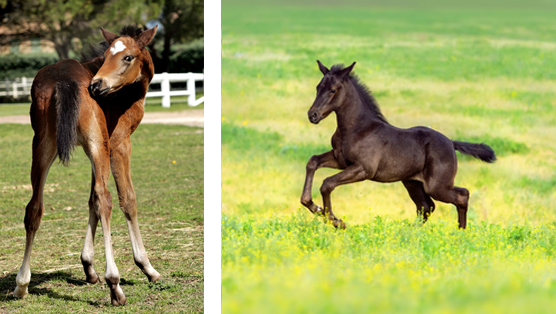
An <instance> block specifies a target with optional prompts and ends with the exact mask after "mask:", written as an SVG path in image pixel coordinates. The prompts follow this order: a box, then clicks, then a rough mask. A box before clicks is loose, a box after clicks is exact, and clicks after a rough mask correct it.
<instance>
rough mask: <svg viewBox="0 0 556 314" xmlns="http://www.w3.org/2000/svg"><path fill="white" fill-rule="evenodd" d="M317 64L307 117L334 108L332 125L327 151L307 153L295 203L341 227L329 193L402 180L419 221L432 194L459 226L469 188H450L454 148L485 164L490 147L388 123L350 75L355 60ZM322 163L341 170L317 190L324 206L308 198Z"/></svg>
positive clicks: (464, 220) (454, 168) (316, 116)
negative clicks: (451, 208) (453, 212)
mask: <svg viewBox="0 0 556 314" xmlns="http://www.w3.org/2000/svg"><path fill="white" fill-rule="evenodd" d="M317 63H318V65H319V69H320V71H321V72H322V74H324V77H323V78H322V80H321V81H320V83H319V84H318V85H317V97H316V99H315V102H314V103H313V105H312V106H311V109H309V112H308V116H309V121H311V123H314V124H317V123H319V122H320V121H321V120H322V119H324V118H326V117H327V116H328V115H329V114H330V113H331V112H332V111H334V112H335V113H336V120H337V129H336V132H335V133H334V135H333V136H332V150H331V151H329V152H327V153H324V154H322V155H315V156H313V157H311V159H309V162H308V163H307V176H306V178H305V186H304V187H303V194H302V195H301V203H302V204H303V205H304V206H306V207H307V208H308V209H309V210H310V211H311V212H312V213H318V214H322V215H324V216H326V217H327V218H328V219H329V220H330V221H332V223H333V224H334V226H335V227H341V228H345V224H344V222H343V221H342V220H340V219H338V218H336V217H335V216H334V214H333V213H332V204H331V203H330V193H332V191H333V190H334V189H335V188H336V187H337V186H339V185H342V184H348V183H353V182H359V181H363V180H372V181H377V182H396V181H402V182H403V184H404V186H405V188H406V189H407V191H408V192H409V196H410V197H411V199H412V200H413V202H414V203H415V205H416V206H417V214H418V215H419V216H421V217H422V219H423V221H426V220H427V218H428V217H429V216H430V214H431V213H432V212H433V211H434V202H433V201H432V199H431V197H432V198H434V199H435V200H438V201H441V202H445V203H452V204H454V205H456V207H457V210H458V221H459V227H460V228H462V229H465V226H466V224H467V204H468V201H469V191H468V190H467V189H465V188H461V187H456V186H454V178H455V176H456V172H457V159H456V153H455V150H458V151H460V152H461V153H463V154H467V155H471V156H473V157H476V158H479V159H481V160H483V161H486V162H494V161H495V160H496V155H495V154H494V151H493V150H492V149H491V148H490V147H489V146H487V145H485V144H473V143H465V142H458V141H452V140H450V139H449V138H447V137H446V136H444V135H442V134H441V133H439V132H437V131H435V130H433V129H430V128H427V127H414V128H410V129H400V128H397V127H395V126H392V125H390V124H389V123H388V122H387V121H386V119H385V118H384V116H383V115H382V113H381V112H380V109H379V108H378V105H377V103H376V101H375V99H374V98H373V96H372V95H371V94H370V92H369V91H368V89H367V88H366V87H365V86H364V85H363V84H361V83H360V82H359V79H358V78H357V76H355V75H353V74H350V73H351V71H352V70H353V67H354V65H355V62H354V63H353V64H352V65H350V66H348V67H346V68H343V67H342V66H340V65H335V66H333V67H332V69H330V70H329V69H328V68H327V67H326V66H324V65H323V64H322V63H321V62H320V61H317ZM322 167H328V168H335V169H341V170H342V171H341V172H339V173H337V174H336V175H333V176H331V177H329V178H326V179H325V180H324V182H323V184H322V186H321V188H320V192H321V194H322V199H323V203H324V204H323V205H324V210H323V209H322V208H321V207H320V206H318V205H316V204H315V203H313V200H312V197H311V188H312V184H313V176H314V174H315V171H316V170H317V169H318V168H322Z"/></svg>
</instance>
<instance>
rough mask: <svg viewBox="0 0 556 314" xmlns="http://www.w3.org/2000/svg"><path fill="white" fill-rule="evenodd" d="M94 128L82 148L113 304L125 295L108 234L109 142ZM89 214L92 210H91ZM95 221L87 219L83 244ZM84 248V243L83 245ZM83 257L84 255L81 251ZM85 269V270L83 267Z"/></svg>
mask: <svg viewBox="0 0 556 314" xmlns="http://www.w3.org/2000/svg"><path fill="white" fill-rule="evenodd" d="M100 129H101V128H99V129H97V130H95V132H93V134H87V135H90V136H91V138H90V139H87V141H86V143H85V145H83V149H84V150H85V153H86V154H87V156H88V157H89V159H90V160H91V164H92V167H93V173H94V180H93V188H92V191H91V198H90V202H89V204H90V206H91V207H90V209H89V210H90V211H93V212H94V214H95V215H96V217H97V219H98V220H100V224H101V226H102V235H103V239H104V252H105V255H106V271H105V272H104V279H105V280H106V284H107V285H108V287H109V288H110V299H111V300H112V304H113V305H124V304H126V301H127V300H126V296H125V295H124V292H123V291H122V288H121V287H120V272H119V271H118V267H116V263H115V261H114V253H113V251H112V236H111V234H110V216H111V215H112V196H111V195H110V192H109V191H108V188H107V184H108V177H109V175H110V152H109V151H110V145H109V143H108V141H109V140H108V134H103V133H104V132H102V131H101V130H100ZM91 215H92V213H91ZM94 225H95V223H94V221H91V220H89V229H88V230H87V236H86V239H85V246H87V245H88V244H90V243H92V237H91V236H92V235H93V234H94V230H92V229H94V228H93V227H92V226H94ZM84 249H85V247H84ZM82 258H83V255H82ZM86 271H87V270H86Z"/></svg>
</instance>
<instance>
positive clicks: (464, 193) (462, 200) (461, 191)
mask: <svg viewBox="0 0 556 314" xmlns="http://www.w3.org/2000/svg"><path fill="white" fill-rule="evenodd" d="M454 190H455V191H456V199H455V202H454V203H455V205H456V206H457V207H458V208H465V209H466V210H467V205H468V203H469V190H467V189H465V188H458V187H456V188H454Z"/></svg>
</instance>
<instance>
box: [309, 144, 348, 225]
mask: <svg viewBox="0 0 556 314" xmlns="http://www.w3.org/2000/svg"><path fill="white" fill-rule="evenodd" d="M322 167H328V168H336V169H339V168H340V165H339V164H338V162H337V161H336V158H335V157H334V153H333V151H329V152H326V153H324V154H321V155H314V156H313V157H311V159H309V162H307V167H306V172H307V174H306V176H305V185H304V186H303V193H302V194H301V204H303V206H305V207H307V208H308V209H309V210H310V211H311V212H312V213H313V214H314V213H322V208H321V207H320V206H318V205H317V204H315V203H314V202H313V197H312V196H311V190H312V187H313V177H314V176H315V172H316V171H317V169H319V168H322Z"/></svg>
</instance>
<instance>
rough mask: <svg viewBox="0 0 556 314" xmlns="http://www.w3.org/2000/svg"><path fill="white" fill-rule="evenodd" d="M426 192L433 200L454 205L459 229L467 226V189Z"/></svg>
mask: <svg viewBox="0 0 556 314" xmlns="http://www.w3.org/2000/svg"><path fill="white" fill-rule="evenodd" d="M427 192H428V193H429V194H430V195H431V196H432V197H433V198H434V199H435V200H439V201H441V202H445V203H451V204H454V205H456V208H457V210H458V223H459V228H460V229H465V227H466V226H467V207H468V203H469V191H468V190H467V189H465V188H460V187H457V186H454V187H452V188H442V189H434V190H432V191H427Z"/></svg>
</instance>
